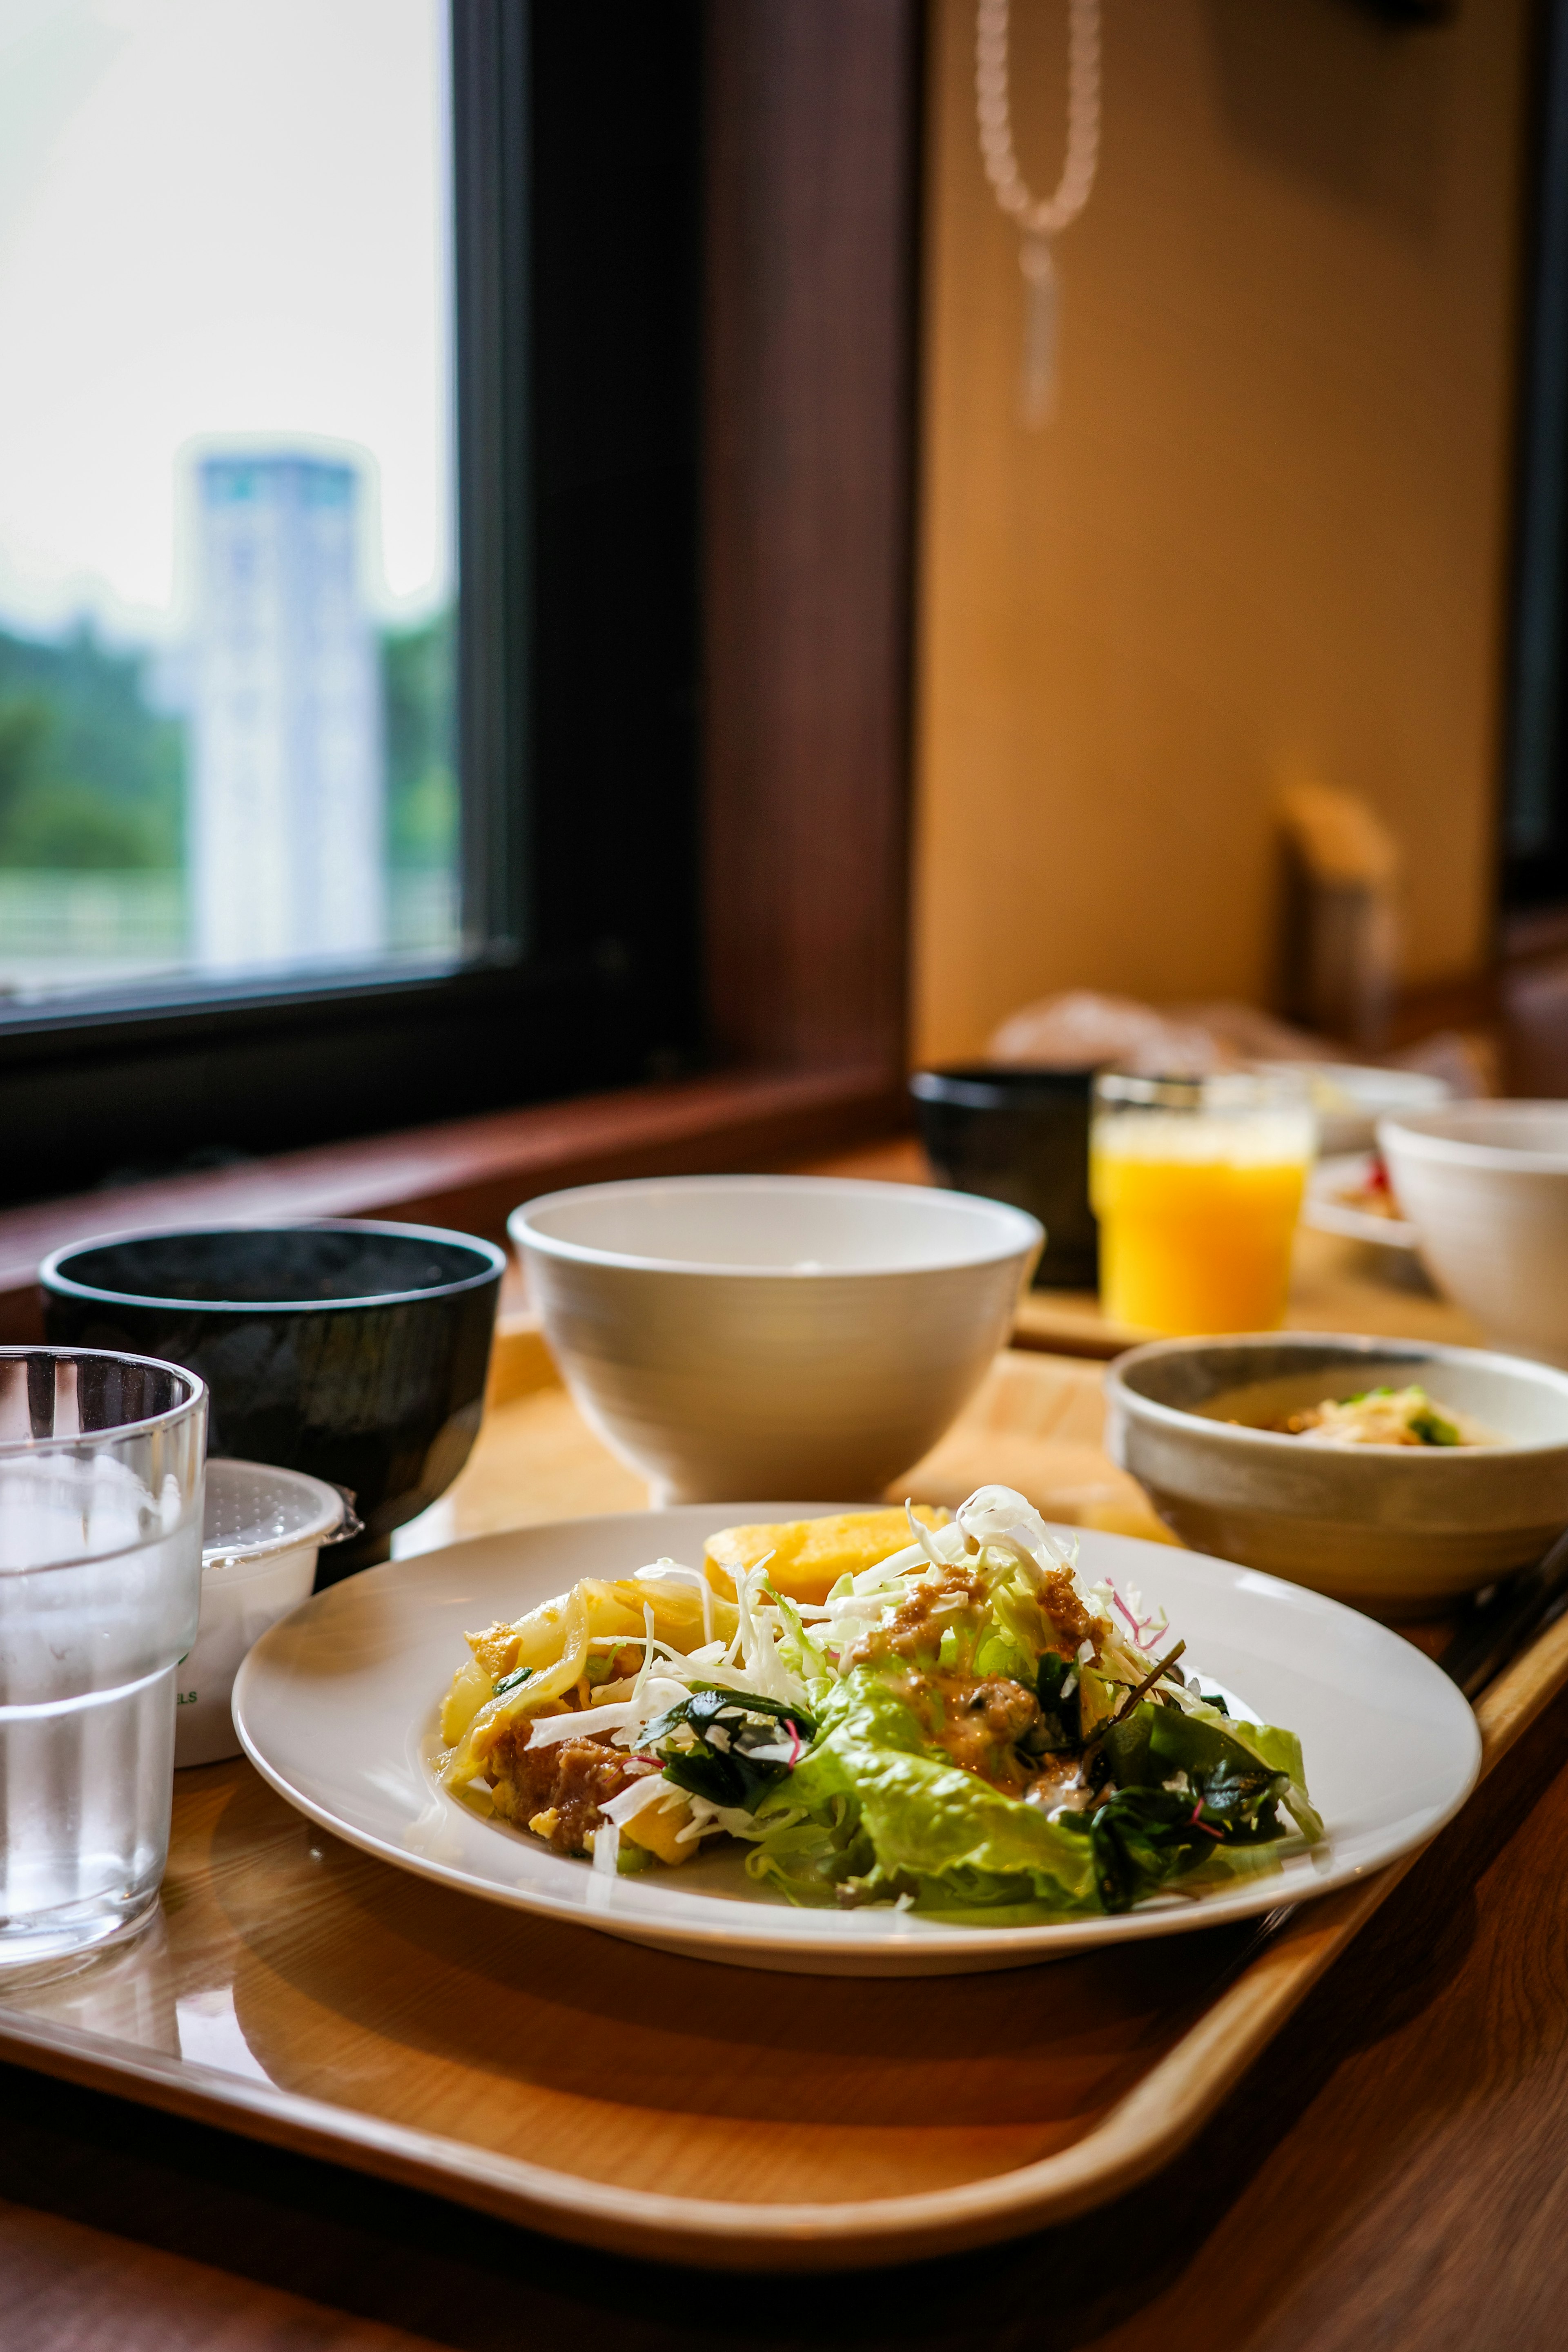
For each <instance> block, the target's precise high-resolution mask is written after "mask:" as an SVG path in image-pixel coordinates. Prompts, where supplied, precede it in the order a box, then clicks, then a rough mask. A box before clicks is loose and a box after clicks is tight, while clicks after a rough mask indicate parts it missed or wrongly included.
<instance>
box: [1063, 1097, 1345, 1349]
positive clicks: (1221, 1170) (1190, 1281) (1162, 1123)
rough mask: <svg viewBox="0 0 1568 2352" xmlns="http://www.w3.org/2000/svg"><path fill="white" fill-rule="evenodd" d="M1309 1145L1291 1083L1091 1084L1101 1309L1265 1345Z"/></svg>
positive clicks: (1282, 1291)
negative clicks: (1256, 1335) (1245, 1335)
mask: <svg viewBox="0 0 1568 2352" xmlns="http://www.w3.org/2000/svg"><path fill="white" fill-rule="evenodd" d="M1315 1143H1316V1125H1315V1122H1314V1119H1313V1117H1312V1102H1311V1098H1310V1097H1309V1095H1308V1092H1307V1088H1306V1086H1305V1083H1304V1081H1303V1080H1302V1079H1301V1078H1300V1077H1299V1076H1297V1075H1296V1074H1295V1072H1293V1071H1275V1070H1270V1071H1254V1070H1223V1071H1219V1072H1217V1073H1216V1074H1214V1075H1213V1076H1207V1077H1184V1078H1145V1077H1135V1076H1130V1075H1128V1074H1126V1073H1124V1072H1122V1071H1114V1070H1108V1071H1104V1072H1103V1073H1102V1075H1101V1076H1099V1077H1098V1078H1096V1080H1095V1082H1094V1112H1093V1119H1092V1127H1091V1130H1090V1150H1089V1168H1090V1185H1089V1190H1090V1199H1091V1201H1092V1204H1093V1209H1094V1213H1095V1215H1096V1216H1097V1217H1098V1218H1099V1220H1100V1298H1101V1304H1102V1306H1103V1307H1104V1310H1105V1312H1106V1314H1107V1315H1108V1316H1110V1317H1111V1318H1112V1319H1113V1321H1114V1322H1117V1323H1130V1324H1134V1325H1136V1326H1139V1327H1141V1328H1143V1329H1145V1330H1147V1331H1166V1332H1173V1333H1175V1332H1199V1331H1271V1330H1273V1329H1275V1328H1277V1326H1278V1325H1279V1324H1280V1323H1281V1321H1282V1320H1283V1319H1284V1313H1285V1299H1286V1294H1287V1291H1288V1289H1289V1286H1290V1279H1291V1237H1292V1235H1293V1234H1294V1233H1295V1229H1296V1220H1297V1218H1298V1216H1299V1215H1300V1213H1301V1193H1302V1191H1303V1188H1304V1186H1305V1183H1306V1175H1307V1170H1308V1168H1309V1167H1310V1165H1311V1163H1312V1153H1313V1150H1314V1147H1315Z"/></svg>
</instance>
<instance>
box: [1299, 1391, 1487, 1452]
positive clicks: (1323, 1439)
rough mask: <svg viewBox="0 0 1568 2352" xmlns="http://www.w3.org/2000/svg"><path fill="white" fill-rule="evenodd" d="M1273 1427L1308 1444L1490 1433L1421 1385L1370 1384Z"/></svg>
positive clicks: (1415, 1441) (1470, 1441)
mask: <svg viewBox="0 0 1568 2352" xmlns="http://www.w3.org/2000/svg"><path fill="white" fill-rule="evenodd" d="M1269 1426H1270V1428H1271V1429H1273V1430H1274V1431H1276V1432H1278V1433H1281V1435H1283V1436H1286V1437H1299V1438H1301V1440H1302V1441H1303V1442H1304V1443H1305V1444H1308V1445H1485V1444H1488V1443H1489V1442H1490V1440H1489V1436H1488V1433H1486V1432H1485V1431H1483V1430H1481V1429H1479V1428H1478V1427H1477V1425H1476V1423H1474V1422H1472V1421H1470V1420H1469V1419H1468V1418H1467V1416H1466V1415H1465V1414H1464V1413H1462V1412H1452V1411H1451V1410H1450V1409H1449V1407H1448V1406H1447V1405H1437V1404H1434V1403H1433V1402H1432V1400H1431V1398H1430V1397H1429V1396H1428V1395H1427V1391H1426V1390H1425V1389H1423V1388H1404V1389H1389V1388H1383V1389H1367V1390H1365V1391H1363V1393H1362V1394H1361V1395H1360V1396H1353V1397H1345V1398H1344V1399H1343V1401H1340V1400H1337V1399H1335V1398H1333V1397H1324V1399H1323V1400H1322V1403H1321V1404H1314V1405H1309V1406H1308V1407H1307V1408H1306V1409H1305V1410H1304V1411H1303V1412H1291V1413H1287V1414H1286V1415H1285V1417H1284V1419H1283V1420H1282V1421H1276V1422H1271V1423H1270V1424H1269Z"/></svg>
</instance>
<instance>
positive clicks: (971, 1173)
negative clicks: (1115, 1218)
mask: <svg viewBox="0 0 1568 2352" xmlns="http://www.w3.org/2000/svg"><path fill="white" fill-rule="evenodd" d="M1093 1085H1094V1073H1093V1071H1092V1070H1089V1069H1082V1070H1051V1069H1027V1068H1020V1067H1019V1066H1015V1065H1012V1064H1008V1063H993V1062H971V1063H966V1064H964V1065H963V1066H961V1067H958V1068H952V1069H943V1070H916V1072H915V1076H913V1077H912V1078H911V1079H910V1081H909V1091H910V1093H911V1094H912V1095H913V1096H914V1097H915V1115H916V1117H917V1118H918V1119H919V1122H920V1137H921V1140H922V1142H923V1143H924V1144H925V1156H926V1158H927V1159H928V1160H930V1162H931V1169H932V1173H933V1174H934V1175H935V1177H936V1181H937V1182H938V1183H939V1184H946V1185H948V1186H949V1187H950V1188H951V1189H952V1190H953V1191H954V1192H979V1193H981V1194H983V1195H984V1197H985V1198H986V1199H987V1200H988V1201H1008V1202H1011V1204H1012V1206H1013V1207H1014V1208H1015V1209H1027V1210H1028V1211H1029V1213H1030V1216H1031V1217H1038V1218H1039V1219H1040V1223H1041V1224H1042V1225H1043V1226H1044V1227H1045V1247H1044V1249H1043V1250H1042V1251H1041V1252H1040V1263H1039V1265H1037V1266H1036V1267H1035V1271H1034V1286H1035V1288H1036V1289H1037V1290H1042V1289H1055V1288H1064V1289H1069V1290H1092V1288H1093V1286H1094V1284H1095V1281H1096V1280H1097V1278H1098V1275H1099V1228H1098V1226H1097V1225H1096V1223H1095V1221H1094V1215H1093V1212H1092V1210H1091V1208H1090V1206H1089V1108H1090V1098H1091V1095H1092V1089H1093Z"/></svg>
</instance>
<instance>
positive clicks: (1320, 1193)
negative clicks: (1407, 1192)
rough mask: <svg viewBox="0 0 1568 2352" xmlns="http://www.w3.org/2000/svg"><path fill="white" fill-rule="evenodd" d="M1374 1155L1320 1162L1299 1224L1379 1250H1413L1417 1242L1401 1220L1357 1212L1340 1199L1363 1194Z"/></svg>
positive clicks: (1350, 1154)
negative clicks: (1342, 1196) (1374, 1246)
mask: <svg viewBox="0 0 1568 2352" xmlns="http://www.w3.org/2000/svg"><path fill="white" fill-rule="evenodd" d="M1375 1157H1376V1154H1375V1152H1371V1151H1352V1152H1348V1153H1347V1154H1346V1155H1345V1156H1344V1157H1343V1159H1338V1160H1319V1162H1318V1164H1317V1166H1316V1167H1315V1168H1314V1169H1313V1171H1312V1175H1311V1177H1310V1179H1309V1180H1308V1183H1307V1197H1306V1202H1305V1203H1304V1205H1303V1207H1302V1210H1301V1222H1302V1223H1303V1224H1307V1225H1311V1226H1312V1230H1313V1232H1314V1233H1320V1234H1343V1237H1344V1238H1345V1239H1346V1240H1347V1241H1353V1242H1372V1243H1374V1244H1375V1245H1376V1247H1377V1248H1379V1249H1392V1250H1414V1249H1415V1248H1416V1245H1417V1244H1418V1242H1419V1239H1420V1236H1419V1234H1417V1233H1416V1228H1415V1226H1414V1225H1413V1224H1411V1223H1410V1222H1409V1220H1408V1219H1407V1218H1405V1217H1380V1216H1379V1215H1378V1214H1377V1213H1376V1211H1375V1209H1358V1208H1355V1207H1354V1206H1353V1204H1352V1203H1351V1202H1349V1201H1345V1200H1343V1199H1342V1198H1341V1197H1340V1196H1341V1194H1342V1193H1344V1192H1363V1191H1364V1189H1365V1186H1366V1179H1367V1176H1368V1174H1369V1172H1370V1171H1371V1168H1372V1163H1373V1161H1374V1160H1375Z"/></svg>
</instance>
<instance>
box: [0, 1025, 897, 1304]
mask: <svg viewBox="0 0 1568 2352" xmlns="http://www.w3.org/2000/svg"><path fill="white" fill-rule="evenodd" d="M906 1121H907V1102H906V1097H905V1096H904V1088H903V1086H902V1083H901V1082H898V1081H895V1080H894V1079H893V1078H891V1077H890V1076H889V1074H888V1071H887V1068H886V1066H885V1065H883V1066H847V1067H835V1068H823V1069H794V1070H767V1069H747V1070H733V1071H727V1072H724V1073H722V1074H720V1075H717V1076H712V1077H703V1078H692V1079H685V1080H682V1081H680V1082H678V1083H675V1084H671V1085H664V1086H651V1087H630V1088H627V1089H625V1090H624V1091H622V1092H617V1093H614V1094H601V1095H585V1096H582V1097H580V1098H578V1099H577V1100H575V1101H570V1102H562V1103H546V1104H539V1105H537V1106H534V1107H532V1108H528V1109H526V1110H511V1111H497V1112H492V1113H490V1114H488V1115H487V1116H486V1117H484V1118H465V1119H454V1120H451V1121H449V1122H447V1123H446V1124H444V1125H442V1126H438V1127H423V1128H411V1129H408V1130H407V1131H406V1132H404V1133H402V1134H393V1135H381V1136H371V1137H367V1138H365V1139H362V1140H361V1141H358V1142H351V1143H333V1144H325V1145H320V1146H318V1147H317V1148H315V1149H314V1150H308V1151H290V1152H285V1153H281V1154H279V1155H278V1156H277V1158H275V1159H267V1160H250V1161H246V1162H245V1163H244V1164H243V1165H241V1166H238V1167H235V1168H225V1169H221V1170H218V1171H213V1172H211V1173H204V1174H201V1175H192V1176H176V1177H168V1178H162V1179H159V1180H157V1181H150V1182H147V1183H141V1184H129V1185H122V1186H118V1187H116V1188H114V1189H111V1190H110V1189H105V1190H102V1191H99V1192H81V1193H78V1194H76V1195H74V1196H73V1197H71V1198H69V1199H63V1200H54V1201H42V1202H34V1203H32V1204H30V1205H29V1206H27V1207H25V1208H19V1209H7V1210H4V1211H0V1340H5V1341H8V1342H10V1343H11V1344H13V1345H15V1344H16V1343H17V1342H19V1341H26V1340H30V1339H41V1338H42V1336H43V1315H42V1309H41V1307H40V1304H39V1298H38V1292H37V1269H38V1266H39V1264H40V1262H41V1261H42V1260H43V1259H44V1258H46V1257H47V1255H49V1253H50V1251H51V1250H56V1249H61V1248H64V1247H65V1246H66V1245H67V1244H68V1243H71V1242H77V1241H85V1240H86V1239H88V1238H89V1236H90V1235H91V1234H108V1233H116V1232H125V1231H128V1230H130V1229H132V1228H135V1227H141V1226H149V1227H160V1226H161V1227H165V1228H168V1227H172V1226H178V1225H186V1224H198V1225H200V1224H207V1225H211V1224H222V1223H226V1222H229V1221H231V1220H232V1221H233V1222H234V1223H236V1224H264V1223H273V1222H280V1221H289V1220H293V1219H298V1218H308V1217H391V1218H402V1219H406V1220H407V1221H409V1222H410V1223H418V1224H440V1225H452V1226H455V1227H457V1228H458V1229H459V1230H461V1231H464V1232H468V1233H477V1234H487V1235H488V1236H489V1237H490V1238H491V1239H493V1240H497V1241H501V1240H504V1239H505V1237H506V1220H507V1212H508V1211H509V1210H511V1209H514V1208H516V1207H517V1203H518V1202H520V1201H526V1200H528V1199H531V1198H532V1197H533V1196H534V1195H535V1194H537V1193H539V1192H551V1191H553V1190H554V1189H555V1188H556V1187H557V1186H558V1185H564V1184H587V1183H601V1182H603V1181H607V1180H608V1179H610V1178H612V1177H616V1176H652V1175H672V1176H673V1175H697V1174H701V1173H703V1172H705V1171H708V1172H715V1171H721V1170H731V1169H735V1170H767V1169H770V1168H779V1167H781V1166H785V1165H787V1164H788V1163H789V1161H790V1160H796V1159H799V1158H800V1157H801V1156H802V1155H804V1154H807V1153H810V1152H813V1151H828V1150H833V1149H835V1148H846V1149H847V1148H848V1147H849V1146H851V1145H852V1144H855V1143H859V1142H863V1141H867V1140H870V1139H873V1138H875V1137H877V1136H883V1135H889V1134H892V1133H894V1132H895V1131H896V1130H897V1129H899V1128H901V1127H902V1126H904V1124H906Z"/></svg>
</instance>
